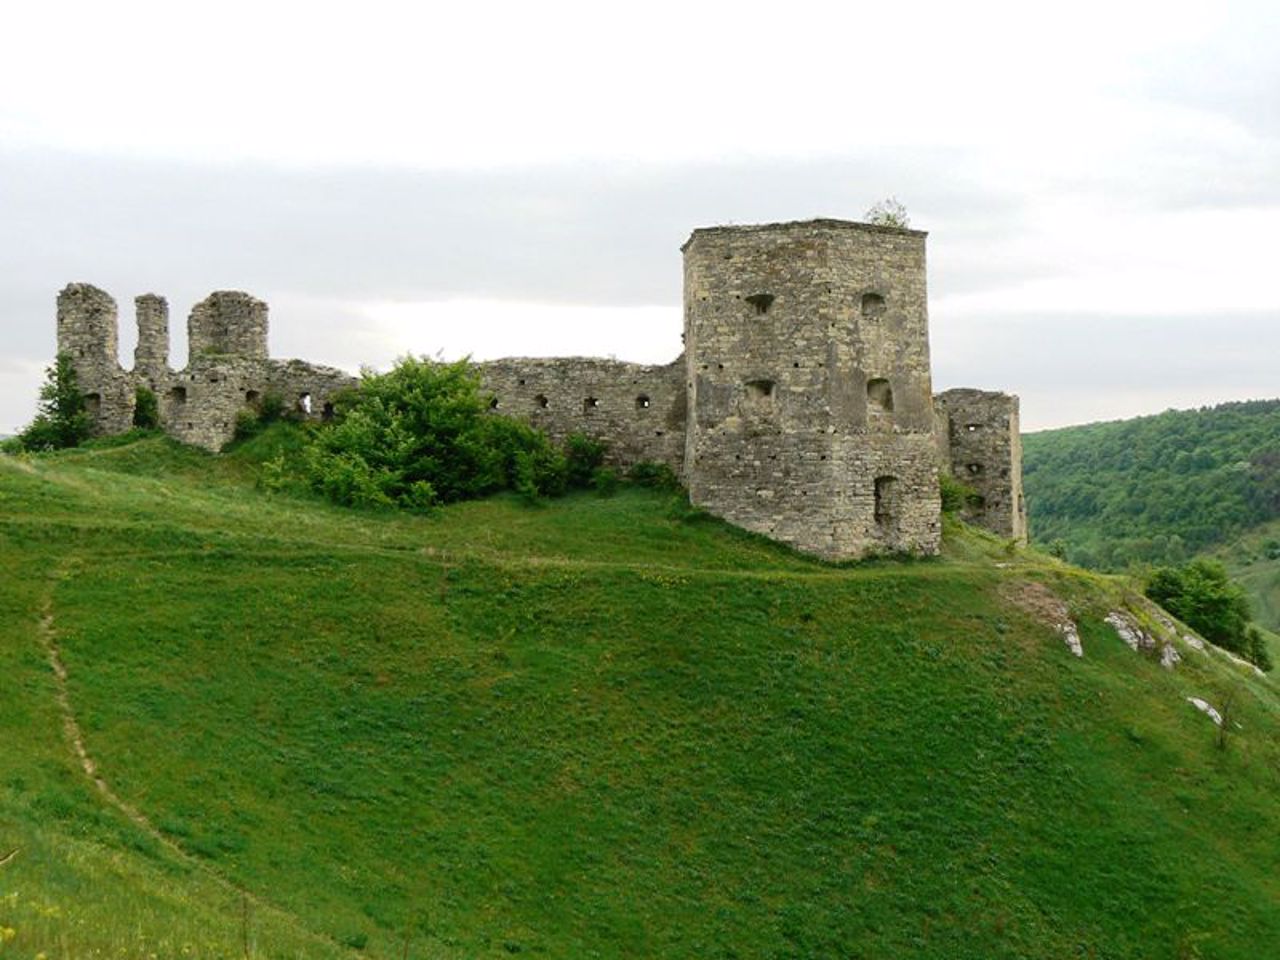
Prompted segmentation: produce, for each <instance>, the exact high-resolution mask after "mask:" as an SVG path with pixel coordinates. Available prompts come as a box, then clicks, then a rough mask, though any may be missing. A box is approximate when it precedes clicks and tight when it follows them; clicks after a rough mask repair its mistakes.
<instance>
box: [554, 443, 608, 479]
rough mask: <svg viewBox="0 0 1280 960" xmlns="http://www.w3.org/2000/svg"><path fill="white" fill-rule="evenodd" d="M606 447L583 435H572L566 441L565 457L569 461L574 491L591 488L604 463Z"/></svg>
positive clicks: (569, 477) (569, 475) (569, 476)
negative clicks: (598, 470) (593, 479)
mask: <svg viewBox="0 0 1280 960" xmlns="http://www.w3.org/2000/svg"><path fill="white" fill-rule="evenodd" d="M605 449H606V448H605V445H604V444H603V443H601V442H600V441H599V440H592V439H591V438H590V437H588V436H586V435H585V434H581V433H571V434H569V437H568V439H566V440H565V449H564V452H565V457H566V459H567V460H568V469H569V473H568V482H569V486H570V487H573V488H574V489H585V488H586V487H589V486H591V484H592V478H593V477H594V476H595V472H596V470H597V469H599V467H600V465H601V464H602V463H604V453H605Z"/></svg>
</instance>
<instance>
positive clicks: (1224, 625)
mask: <svg viewBox="0 0 1280 960" xmlns="http://www.w3.org/2000/svg"><path fill="white" fill-rule="evenodd" d="M1146 592H1147V596H1148V597H1150V598H1151V599H1152V600H1154V601H1156V602H1157V603H1159V604H1160V605H1161V606H1163V607H1164V608H1165V609H1166V610H1168V611H1169V612H1170V613H1172V614H1173V615H1174V616H1175V617H1177V618H1178V619H1179V620H1181V621H1182V622H1183V623H1186V624H1187V625H1188V626H1191V627H1193V628H1195V630H1197V631H1198V632H1199V633H1200V634H1202V635H1203V636H1204V637H1205V639H1207V640H1209V641H1211V642H1213V643H1215V644H1217V645H1218V646H1220V647H1222V648H1224V649H1226V650H1230V651H1232V652H1233V653H1238V654H1240V655H1241V656H1243V657H1248V658H1249V659H1250V660H1253V662H1254V663H1257V664H1258V665H1259V666H1262V664H1261V663H1259V660H1258V659H1257V658H1258V657H1260V656H1264V655H1265V653H1266V650H1265V643H1264V641H1263V640H1262V636H1261V633H1260V632H1259V631H1258V629H1257V628H1256V627H1253V626H1252V625H1251V624H1250V623H1249V602H1248V600H1247V599H1246V597H1245V593H1244V589H1243V588H1242V587H1240V586H1239V585H1238V584H1236V583H1233V582H1232V581H1231V580H1230V579H1229V578H1228V576H1227V570H1226V567H1224V566H1223V565H1222V564H1220V563H1218V562H1217V561H1214V560H1204V559H1199V560H1193V561H1191V562H1190V563H1188V564H1184V565H1183V566H1181V567H1161V568H1160V569H1158V570H1156V571H1155V572H1154V573H1152V575H1151V579H1150V580H1149V581H1148V583H1147V591H1146ZM1255 637H1256V639H1254V638H1255ZM1259 651H1261V653H1259Z"/></svg>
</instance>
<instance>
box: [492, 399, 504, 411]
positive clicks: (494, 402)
mask: <svg viewBox="0 0 1280 960" xmlns="http://www.w3.org/2000/svg"><path fill="white" fill-rule="evenodd" d="M501 406H502V403H501V402H500V401H499V400H498V398H497V397H490V398H489V409H490V410H497V409H498V408H500V407H501Z"/></svg>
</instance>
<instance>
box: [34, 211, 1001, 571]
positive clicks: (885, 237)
mask: <svg viewBox="0 0 1280 960" xmlns="http://www.w3.org/2000/svg"><path fill="white" fill-rule="evenodd" d="M925 236H926V235H925V234H924V233H923V232H921V231H917V230H908V229H904V228H898V227H886V226H875V225H870V224H865V223H854V222H849V221H841V220H811V221H804V222H796V223H776V224H763V225H755V226H730V227H710V228H704V229H698V230H695V231H694V232H693V234H692V235H691V236H690V238H689V240H688V241H687V242H686V243H685V245H684V246H683V248H682V252H683V254H684V341H685V350H684V353H683V354H682V355H681V356H680V357H678V358H677V359H676V360H674V361H673V362H672V363H669V364H666V365H664V366H647V365H641V364H634V363H623V362H619V361H614V360H602V359H592V358H556V359H532V358H509V359H503V360H495V361H492V362H488V363H481V364H478V367H479V370H480V373H481V377H482V381H483V383H484V386H485V388H486V390H488V391H489V392H491V393H492V394H493V397H494V400H493V405H494V409H496V410H498V411H499V412H502V413H506V414H510V415H513V416H517V417H521V418H523V419H526V420H528V421H529V422H530V423H532V424H533V425H535V426H537V427H540V428H542V429H544V430H545V431H546V432H547V433H548V434H550V435H551V436H552V438H554V439H557V440H563V439H564V438H565V437H567V436H568V435H569V434H572V433H582V434H586V435H587V436H590V437H592V438H594V439H598V440H601V441H603V442H605V443H606V444H607V447H608V451H609V452H608V457H609V460H610V462H611V463H613V464H614V465H616V466H620V467H625V466H629V465H631V464H634V463H638V462H641V461H656V462H661V463H666V464H668V465H670V466H671V467H672V469H674V470H675V471H676V473H677V474H678V475H680V476H681V477H682V478H683V480H684V482H685V484H686V485H687V487H688V489H689V496H690V499H691V501H692V502H693V503H694V504H695V505H697V506H700V507H703V508H705V509H706V510H708V511H709V512H711V513H713V514H715V515H717V516H720V517H723V518H724V519H726V520H728V521H729V522H731V523H733V524H735V525H737V526H740V527H743V528H745V529H747V530H752V531H755V532H757V533H761V534H764V535H766V536H769V537H771V538H773V539H775V540H779V541H781V542H783V543H786V544H789V545H790V546H792V547H794V548H796V549H798V550H802V551H804V552H806V553H811V554H814V555H817V556H820V557H823V558H826V559H830V560H842V559H853V558H857V557H861V556H865V555H867V554H869V553H876V552H885V551H894V552H910V553H920V554H932V553H936V552H937V550H938V546H939V543H940V540H941V532H942V531H941V516H940V514H941V505H940V498H939V486H938V473H939V470H944V471H950V472H953V473H954V474H955V475H956V476H958V477H959V478H960V479H961V480H963V481H964V482H965V483H967V484H969V485H971V486H972V487H973V488H974V489H975V490H976V492H977V495H976V497H975V498H974V499H973V503H972V504H971V505H970V507H969V519H971V520H972V521H973V522H976V523H978V524H979V525H981V526H983V527H986V528H987V529H990V530H992V531H993V532H995V533H997V534H999V535H1000V536H1002V537H1006V538H1010V539H1014V540H1019V541H1023V540H1025V539H1026V509H1025V505H1024V503H1023V496H1022V462H1021V440H1020V435H1019V425H1018V399H1017V397H1014V396H1010V395H1008V394H1003V393H994V392H986V391H981V390H972V389H960V390H949V391H947V392H945V393H942V394H939V395H937V396H934V395H933V393H932V387H931V373H930V364H929V334H928V305H927V296H926V286H925ZM135 304H136V312H137V324H138V346H137V350H136V351H135V354H134V365H133V369H132V370H128V371H126V370H124V369H122V368H121V366H120V364H119V361H118V359H117V349H118V348H117V323H118V321H117V309H116V303H115V301H114V300H113V299H112V298H111V297H110V296H109V295H107V294H106V293H104V292H103V291H101V290H99V289H97V288H96V287H92V286H89V285H87V284H71V285H69V286H68V287H66V288H65V289H64V290H63V291H62V293H61V294H60V295H59V297H58V350H59V352H65V353H67V354H68V355H69V356H70V357H71V359H72V361H73V362H74V364H75V367H76V372H77V374H78V375H79V379H80V384H81V389H82V390H83V391H84V392H85V394H86V397H87V399H88V406H89V410H90V413H91V414H92V416H93V420H94V430H95V432H97V433H99V434H111V433H119V432H123V431H125V430H127V429H129V427H130V426H131V425H132V421H133V411H134V404H135V397H136V393H137V390H138V388H140V387H146V388H147V389H150V390H151V391H153V392H154V393H155V395H156V397H157V399H158V401H159V409H160V420H161V424H162V426H163V427H164V429H165V430H166V431H167V432H168V433H170V434H171V435H172V436H174V437H176V438H177V439H179V440H182V441H184V442H187V443H192V444H196V445H198V446H201V447H205V448H207V449H210V450H215V451H216V450H219V449H221V447H222V446H223V445H224V444H226V443H227V441H229V440H230V439H231V437H232V435H233V433H234V430H235V421H236V417H237V415H238V414H239V413H240V412H241V411H243V410H251V409H254V408H255V407H256V406H258V405H259V404H260V403H261V402H262V400H263V398H265V397H266V396H267V395H269V394H276V395H279V396H280V397H282V398H284V399H285V401H286V402H287V403H289V404H292V405H294V406H295V407H296V409H297V411H298V412H299V413H300V414H301V415H304V416H309V417H313V418H317V419H325V418H327V417H329V416H331V415H332V412H333V398H334V395H335V394H336V393H337V392H339V391H341V390H343V389H347V388H350V387H355V386H357V385H358V383H359V380H358V378H356V377H353V376H351V375H349V374H347V373H344V372H343V371H341V370H336V369H334V368H331V367H323V366H317V365H314V364H310V363H305V362H303V361H300V360H287V361H282V360H272V359H270V357H269V355H268V352H267V305H266V304H265V303H263V302H262V301H260V300H257V299H255V298H253V297H251V296H250V295H248V294H246V293H240V292H226V291H224V292H218V293H214V294H211V295H210V296H209V297H207V298H206V299H205V300H203V301H201V302H200V303H199V304H197V305H196V306H195V308H194V309H193V310H192V311H191V315H190V317H189V319H188V323H187V329H188V341H189V356H188V361H187V366H186V367H185V368H184V369H183V370H180V371H173V370H171V369H170V368H169V365H168V353H169V325H168V324H169V319H168V306H167V304H166V303H165V301H164V299H163V298H161V297H158V296H155V295H154V294H146V295H144V296H141V297H138V298H137V300H136V301H135Z"/></svg>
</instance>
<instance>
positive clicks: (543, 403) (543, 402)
mask: <svg viewBox="0 0 1280 960" xmlns="http://www.w3.org/2000/svg"><path fill="white" fill-rule="evenodd" d="M533 402H534V404H535V405H536V406H537V408H538V409H539V410H545V409H547V407H548V406H550V404H551V401H550V400H548V399H547V398H546V396H545V395H544V394H541V393H540V394H538V395H537V396H536V397H534V398H533Z"/></svg>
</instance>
